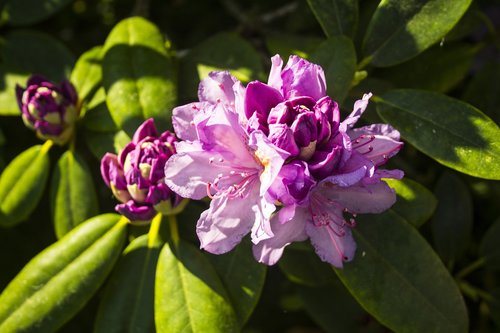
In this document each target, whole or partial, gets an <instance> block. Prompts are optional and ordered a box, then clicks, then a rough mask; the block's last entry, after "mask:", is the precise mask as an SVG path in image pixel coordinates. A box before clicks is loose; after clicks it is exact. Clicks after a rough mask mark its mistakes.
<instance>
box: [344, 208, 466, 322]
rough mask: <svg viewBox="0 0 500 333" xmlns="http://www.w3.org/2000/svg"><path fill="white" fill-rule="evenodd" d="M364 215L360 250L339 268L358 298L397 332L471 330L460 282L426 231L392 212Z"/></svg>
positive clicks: (356, 231)
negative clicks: (449, 271) (418, 230)
mask: <svg viewBox="0 0 500 333" xmlns="http://www.w3.org/2000/svg"><path fill="white" fill-rule="evenodd" d="M358 220H359V223H358V226H357V227H356V228H355V229H354V237H355V239H356V242H357V244H358V249H357V255H356V257H355V258H354V260H353V261H352V262H350V263H347V264H346V265H344V268H343V269H336V270H335V272H336V273H337V275H338V276H339V277H340V279H341V280H342V282H343V283H344V284H345V285H346V287H347V288H348V289H349V291H350V292H351V294H352V295H353V296H354V297H355V298H356V299H357V300H358V302H359V303H360V304H361V305H362V306H363V307H364V308H365V309H366V310H367V311H368V312H369V313H370V314H371V315H373V316H374V317H375V318H377V320H379V321H380V322H381V323H382V324H384V325H386V326H387V327H389V328H390V329H391V330H394V331H396V332H423V331H426V330H429V328H430V327H432V330H434V331H436V332H467V331H468V316H467V310H466V308H465V304H464V301H463V299H462V296H461V294H460V292H459V290H458V287H457V285H456V284H455V281H454V280H453V278H452V277H451V276H450V274H449V273H448V271H447V270H446V268H445V267H444V266H443V264H442V262H441V261H440V260H439V258H438V256H437V255H436V254H435V252H434V251H433V250H432V249H431V247H430V246H429V244H428V243H427V242H426V241H425V240H424V239H423V238H422V237H421V236H420V234H419V233H418V232H417V231H416V230H415V229H414V228H412V227H411V226H410V225H409V224H408V223H406V221H404V220H402V219H401V218H399V217H398V216H397V215H396V214H394V213H393V212H391V211H388V212H386V213H384V214H380V215H373V216H366V215H365V216H360V217H358Z"/></svg>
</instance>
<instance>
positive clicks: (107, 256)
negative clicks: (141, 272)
mask: <svg viewBox="0 0 500 333" xmlns="http://www.w3.org/2000/svg"><path fill="white" fill-rule="evenodd" d="M118 219H119V216H118V215H116V214H105V215H100V216H97V217H94V218H92V219H90V220H88V221H86V222H85V223H82V224H81V225H80V226H79V227H78V228H76V229H74V230H73V231H71V232H70V233H68V234H67V235H66V236H65V237H64V238H62V239H61V240H59V241H58V242H56V243H54V244H53V245H51V246H49V247H48V248H47V249H45V250H44V251H42V252H41V253H40V254H38V255H37V256H36V257H34V258H33V259H32V260H31V261H30V262H29V263H28V264H27V265H26V266H25V267H24V268H23V270H22V271H21V272H20V273H19V274H18V275H17V276H16V277H15V278H14V280H12V282H11V283H10V284H9V285H8V286H7V288H6V289H5V290H4V291H3V293H2V294H1V295H0V303H1V304H2V306H1V307H0V323H1V324H0V331H1V332H5V333H9V332H35V331H36V332H55V331H57V329H58V328H60V327H61V326H62V325H63V324H64V323H65V322H67V321H68V320H69V319H70V318H71V317H72V316H73V315H75V314H76V313H77V312H78V311H79V310H80V309H81V308H82V307H83V306H84V305H85V303H86V302H87V301H88V300H89V299H90V298H91V297H92V295H93V294H94V293H95V292H96V291H97V289H98V288H99V287H100V285H101V284H102V283H103V282H104V279H105V278H106V276H107V275H108V273H109V272H110V271H111V269H112V267H113V265H114V263H115V262H116V260H117V259H118V256H119V254H120V252H121V248H122V245H123V243H124V241H125V235H126V229H127V228H126V226H127V224H126V222H125V221H124V220H121V221H120V222H118Z"/></svg>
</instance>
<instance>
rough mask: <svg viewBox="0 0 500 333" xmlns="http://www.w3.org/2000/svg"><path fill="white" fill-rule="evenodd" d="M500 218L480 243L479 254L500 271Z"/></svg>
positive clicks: (487, 264)
mask: <svg viewBox="0 0 500 333" xmlns="http://www.w3.org/2000/svg"><path fill="white" fill-rule="evenodd" d="M499 242H500V218H498V219H497V220H496V221H495V222H494V223H493V224H492V225H491V227H490V228H489V229H488V231H487V232H486V234H485V235H484V236H483V239H482V240H481V244H480V245H479V254H480V255H481V256H482V257H484V258H485V259H486V266H487V267H488V268H489V269H492V270H497V271H500V247H499V246H498V243H499ZM499 299H500V298H499Z"/></svg>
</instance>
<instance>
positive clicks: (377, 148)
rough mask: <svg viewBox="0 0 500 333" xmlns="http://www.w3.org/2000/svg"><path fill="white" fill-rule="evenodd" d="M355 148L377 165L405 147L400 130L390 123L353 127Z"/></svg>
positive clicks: (351, 133) (352, 136)
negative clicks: (400, 137) (401, 140)
mask: <svg viewBox="0 0 500 333" xmlns="http://www.w3.org/2000/svg"><path fill="white" fill-rule="evenodd" d="M349 136H350V137H351V138H352V139H351V140H352V145H353V148H354V149H356V150H357V151H358V152H359V153H360V154H363V155H364V156H365V157H366V158H368V159H370V160H371V161H372V162H373V163H374V164H375V165H376V166H379V165H382V164H384V163H386V162H387V161H388V160H389V158H391V157H392V156H394V155H396V154H397V153H398V152H399V150H400V149H401V148H402V147H403V143H402V142H400V141H398V140H399V132H398V131H396V130H394V129H393V128H392V127H391V126H390V125H386V124H376V125H371V126H365V127H361V128H358V129H353V130H352V131H350V132H349Z"/></svg>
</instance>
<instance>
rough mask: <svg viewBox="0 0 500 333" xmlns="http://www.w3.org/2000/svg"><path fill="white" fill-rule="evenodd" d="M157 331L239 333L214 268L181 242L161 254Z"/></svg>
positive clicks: (157, 284) (157, 282)
mask: <svg viewBox="0 0 500 333" xmlns="http://www.w3.org/2000/svg"><path fill="white" fill-rule="evenodd" d="M155 322H156V330H157V331H158V332H159V333H163V332H181V331H182V332H193V333H201V332H203V333H215V332H221V333H225V332H238V331H239V325H238V321H237V319H236V315H235V313H234V311H233V309H232V307H231V304H230V302H229V300H228V297H227V294H226V291H225V290H224V288H223V286H222V283H221V281H220V280H219V277H218V276H217V273H216V272H215V269H214V268H213V266H212V265H211V264H210V261H209V260H208V259H207V258H206V257H204V256H203V255H202V253H201V252H200V251H199V250H198V249H196V248H194V246H192V245H191V244H189V243H185V242H184V241H180V243H179V244H178V246H177V247H176V248H172V245H168V244H167V245H165V246H164V247H163V249H162V251H161V253H160V259H159V261H158V266H157V269H156V284H155Z"/></svg>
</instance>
